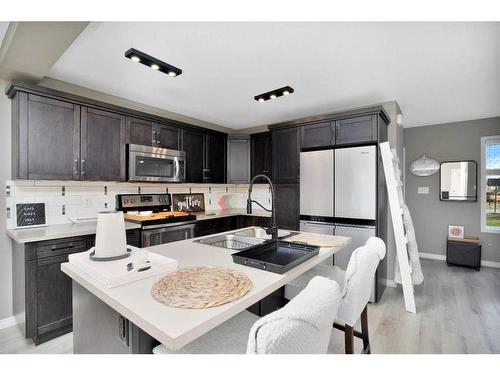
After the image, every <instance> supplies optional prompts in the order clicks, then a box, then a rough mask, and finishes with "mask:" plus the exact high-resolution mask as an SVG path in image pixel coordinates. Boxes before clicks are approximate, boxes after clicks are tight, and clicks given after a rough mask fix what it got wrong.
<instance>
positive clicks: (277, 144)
mask: <svg viewBox="0 0 500 375" xmlns="http://www.w3.org/2000/svg"><path fill="white" fill-rule="evenodd" d="M272 142H273V143H272V147H273V179H274V182H275V183H284V182H299V168H300V164H299V153H300V133H299V128H295V127H294V128H287V129H279V130H274V131H272Z"/></svg>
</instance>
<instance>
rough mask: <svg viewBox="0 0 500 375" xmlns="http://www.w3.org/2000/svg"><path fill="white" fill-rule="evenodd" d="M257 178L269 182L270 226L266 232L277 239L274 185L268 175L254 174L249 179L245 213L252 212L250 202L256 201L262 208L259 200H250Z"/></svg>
mask: <svg viewBox="0 0 500 375" xmlns="http://www.w3.org/2000/svg"><path fill="white" fill-rule="evenodd" d="M258 179H264V180H266V181H267V183H268V184H269V187H270V189H271V227H270V228H269V229H268V230H267V231H266V233H267V234H270V235H271V236H272V239H273V240H276V241H277V240H278V227H277V226H276V207H275V205H274V202H275V196H274V186H273V182H272V181H271V179H270V178H269V177H268V176H266V175H265V174H258V175H256V176H254V178H252V180H251V181H250V186H249V187H248V198H247V214H251V213H252V203H256V204H258V205H259V206H261V207H262V208H264V207H263V206H262V205H261V204H260V203H259V202H256V201H253V200H252V188H253V184H254V183H255V181H257V180H258ZM264 209H265V210H266V211H269V210H267V209H266V208H264Z"/></svg>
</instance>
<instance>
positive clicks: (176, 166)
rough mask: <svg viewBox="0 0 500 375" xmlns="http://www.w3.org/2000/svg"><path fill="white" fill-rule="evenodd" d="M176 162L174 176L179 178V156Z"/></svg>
mask: <svg viewBox="0 0 500 375" xmlns="http://www.w3.org/2000/svg"><path fill="white" fill-rule="evenodd" d="M174 160H175V163H174V177H175V178H176V179H179V173H180V169H181V167H180V165H179V158H174Z"/></svg>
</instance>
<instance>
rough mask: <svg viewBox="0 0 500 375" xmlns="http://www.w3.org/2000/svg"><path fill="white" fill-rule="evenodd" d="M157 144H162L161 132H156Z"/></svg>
mask: <svg viewBox="0 0 500 375" xmlns="http://www.w3.org/2000/svg"><path fill="white" fill-rule="evenodd" d="M156 143H157V144H160V131H159V130H158V131H157V132H156Z"/></svg>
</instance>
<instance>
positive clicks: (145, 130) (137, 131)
mask: <svg viewBox="0 0 500 375" xmlns="http://www.w3.org/2000/svg"><path fill="white" fill-rule="evenodd" d="M126 143H128V144H134V145H142V146H153V123H152V122H151V121H145V120H141V119H137V118H133V117H127V141H126Z"/></svg>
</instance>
